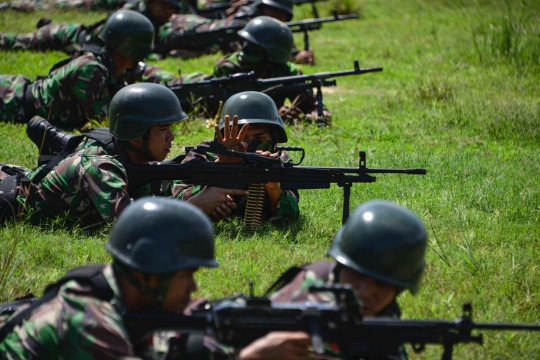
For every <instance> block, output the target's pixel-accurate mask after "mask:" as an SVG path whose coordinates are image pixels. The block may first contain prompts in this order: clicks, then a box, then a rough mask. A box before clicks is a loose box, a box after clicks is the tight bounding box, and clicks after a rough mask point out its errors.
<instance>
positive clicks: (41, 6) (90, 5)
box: [11, 0, 126, 11]
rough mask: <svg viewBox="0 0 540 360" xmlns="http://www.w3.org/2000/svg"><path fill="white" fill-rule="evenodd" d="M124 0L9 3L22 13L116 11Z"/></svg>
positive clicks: (43, 0) (33, 0)
mask: <svg viewBox="0 0 540 360" xmlns="http://www.w3.org/2000/svg"><path fill="white" fill-rule="evenodd" d="M125 3H126V1H125V0H23V1H16V2H12V3H11V7H12V8H13V9H16V10H22V11H35V10H46V9H51V8H61V9H66V8H83V9H86V10H117V9H119V8H120V7H122V5H124V4H125Z"/></svg>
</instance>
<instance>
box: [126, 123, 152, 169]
mask: <svg viewBox="0 0 540 360" xmlns="http://www.w3.org/2000/svg"><path fill="white" fill-rule="evenodd" d="M149 140H150V129H148V130H146V131H145V132H144V134H143V136H142V145H141V147H142V148H141V149H137V148H136V147H135V146H133V145H131V143H130V142H129V140H117V143H118V144H119V145H120V147H122V148H123V149H125V150H127V151H129V152H132V153H135V154H143V157H144V160H145V161H151V160H152V158H151V156H150V148H149V146H148V141H149Z"/></svg>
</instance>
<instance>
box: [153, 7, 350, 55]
mask: <svg viewBox="0 0 540 360" xmlns="http://www.w3.org/2000/svg"><path fill="white" fill-rule="evenodd" d="M357 17H358V16H357V15H355V14H348V15H337V14H335V15H334V16H332V17H326V18H319V19H308V20H300V21H291V22H287V23H285V25H287V26H288V27H289V28H290V29H291V31H292V32H293V33H295V32H303V33H304V48H306V47H307V48H306V49H309V35H308V32H309V31H314V30H320V29H321V27H322V24H324V23H329V22H335V21H343V20H349V19H356V18H357ZM243 28H244V25H230V26H225V27H222V28H219V29H215V30H210V31H204V32H198V31H197V29H195V30H193V31H188V32H186V33H182V34H178V35H176V36H175V37H174V39H172V40H170V41H167V42H162V43H158V44H156V45H155V46H154V49H153V50H152V52H153V53H156V54H163V55H166V54H168V53H169V52H170V51H172V50H177V49H201V48H206V47H210V46H213V45H219V46H220V48H221V49H222V51H223V52H229V44H230V43H232V42H235V41H241V40H242V38H241V37H240V35H238V31H240V30H242V29H243Z"/></svg>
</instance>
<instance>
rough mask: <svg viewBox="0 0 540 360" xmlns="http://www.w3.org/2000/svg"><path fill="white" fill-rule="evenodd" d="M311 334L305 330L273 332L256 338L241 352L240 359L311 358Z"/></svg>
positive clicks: (295, 359) (299, 359)
mask: <svg viewBox="0 0 540 360" xmlns="http://www.w3.org/2000/svg"><path fill="white" fill-rule="evenodd" d="M310 345H311V341H310V339H309V335H308V334H306V333H304V332H271V333H269V334H268V335H266V336H264V337H262V338H260V339H258V340H255V341H254V342H252V343H251V344H249V345H248V346H246V347H245V348H244V349H242V351H241V352H240V354H239V356H238V358H239V359H240V360H250V359H258V360H262V359H265V360H271V359H276V360H277V359H280V360H281V359H286V360H303V359H309V354H310V352H309V350H308V348H309V346H310Z"/></svg>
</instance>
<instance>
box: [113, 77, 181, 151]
mask: <svg viewBox="0 0 540 360" xmlns="http://www.w3.org/2000/svg"><path fill="white" fill-rule="evenodd" d="M186 118H187V115H186V114H185V113H184V112H183V111H182V107H181V106H180V101H179V100H178V98H177V97H176V95H175V94H174V93H173V92H172V91H171V90H170V89H169V88H167V87H166V86H163V85H159V84H153V83H137V84H133V85H128V86H126V87H124V88H122V89H120V91H118V92H117V93H116V94H115V95H114V96H113V98H112V100H111V105H110V106H109V130H110V132H111V134H112V136H114V137H115V138H117V139H119V140H134V139H137V138H139V137H141V136H143V134H144V133H145V132H146V131H147V130H148V129H149V128H150V127H151V126H152V125H159V124H168V123H174V122H178V121H182V120H185V119H186Z"/></svg>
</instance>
